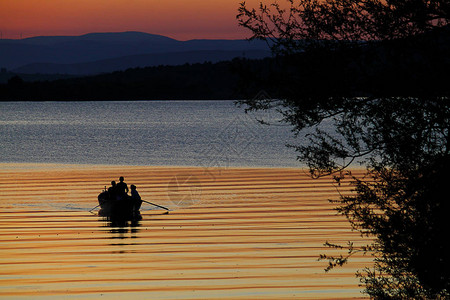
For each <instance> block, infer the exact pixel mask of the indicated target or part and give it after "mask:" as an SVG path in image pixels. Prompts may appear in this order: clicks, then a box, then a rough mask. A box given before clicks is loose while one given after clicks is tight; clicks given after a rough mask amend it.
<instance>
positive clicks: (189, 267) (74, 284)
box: [0, 164, 370, 299]
mask: <svg viewBox="0 0 450 300" xmlns="http://www.w3.org/2000/svg"><path fill="white" fill-rule="evenodd" d="M179 174H193V175H195V180H196V182H195V188H196V191H195V192H196V193H195V195H196V197H198V198H196V199H191V198H189V197H188V199H185V200H186V201H187V202H189V204H193V205H192V206H182V207H176V206H175V204H174V203H173V201H172V200H174V198H173V193H174V189H173V186H172V187H171V185H170V183H171V182H173V178H174V177H177V176H178V175H179ZM0 176H2V182H1V183H0V191H1V192H0V243H1V248H0V264H1V270H0V296H2V297H5V298H8V299H11V298H17V299H23V298H33V299H34V298H39V297H42V298H45V299H52V298H53V299H60V298H61V297H62V296H65V297H74V298H100V297H104V298H131V297H136V298H144V299H175V298H176V299H200V298H204V299H218V298H227V299H338V298H341V299H348V298H360V297H362V296H363V295H362V294H361V293H360V291H361V288H360V287H358V280H357V279H356V278H355V276H354V273H355V271H356V270H357V269H358V268H362V267H363V266H365V265H367V264H369V263H370V259H369V258H365V257H355V258H354V259H353V260H352V261H351V263H350V264H348V265H345V266H344V267H343V268H339V269H336V270H334V271H332V272H330V273H324V271H323V269H324V268H325V266H326V262H324V261H320V262H319V261H317V258H318V256H319V254H320V253H327V254H332V253H335V254H338V253H341V252H339V251H335V250H331V249H328V248H325V247H323V243H324V242H325V241H327V240H328V241H330V242H335V243H345V242H346V241H347V240H356V241H360V242H362V241H361V239H360V237H359V235H358V234H357V233H355V232H352V231H351V230H350V228H349V225H348V223H347V221H346V220H345V219H344V218H342V217H340V216H336V214H335V212H334V211H333V205H332V204H330V203H329V202H328V201H327V199H330V198H336V197H337V195H338V191H337V190H336V187H335V186H334V185H333V184H332V180H331V179H330V178H322V179H318V180H312V179H311V178H309V177H308V175H307V174H306V173H305V172H304V171H303V170H299V169H250V168H243V169H222V170H214V174H213V173H212V172H211V170H208V172H205V170H204V169H201V168H173V167H170V168H169V167H167V168H163V167H123V168H119V167H102V166H58V165H18V164H0ZM118 176H125V180H126V181H127V183H128V184H132V183H133V184H135V185H137V186H138V190H139V192H140V194H141V196H142V197H143V199H144V200H148V201H151V202H154V203H158V204H161V205H164V206H168V207H169V208H172V209H173V211H171V212H170V213H169V214H164V210H151V209H152V207H151V206H150V205H147V204H144V205H143V208H144V210H142V220H134V221H130V220H109V219H107V218H104V217H100V216H97V215H96V214H92V213H89V212H88V211H89V210H90V209H91V208H93V207H94V206H95V205H97V203H96V198H97V195H98V193H99V192H100V191H101V189H102V188H103V187H104V186H105V185H107V184H108V182H109V181H110V180H112V179H116V177H118ZM180 178H181V177H180ZM199 189H200V190H201V193H199ZM339 191H340V192H341V193H348V192H350V187H349V186H348V184H346V183H345V182H344V184H342V185H341V187H339ZM176 192H177V193H178V194H179V195H191V194H189V193H190V192H191V191H190V186H189V184H185V185H183V184H181V185H180V186H179V187H178V189H177V190H176ZM171 194H172V196H170V195H171ZM175 200H176V201H175V202H176V203H178V204H181V205H182V203H179V198H175Z"/></svg>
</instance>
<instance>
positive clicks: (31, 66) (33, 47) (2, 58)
mask: <svg viewBox="0 0 450 300" xmlns="http://www.w3.org/2000/svg"><path fill="white" fill-rule="evenodd" d="M202 54H203V55H205V57H204V58H202V57H201V56H202ZM151 55H154V57H153V58H152V57H151ZM244 55H245V56H247V55H248V57H249V58H260V57H262V56H268V55H270V51H269V48H268V46H267V44H266V43H265V42H263V41H251V42H250V41H247V40H190V41H178V40H175V39H171V38H168V37H165V36H161V35H154V34H147V33H142V32H121V33H90V34H86V35H81V36H48V37H45V36H43V37H33V38H27V39H21V40H8V39H4V40H0V67H2V68H7V69H9V70H11V71H14V72H20V73H42V74H50V73H54V72H55V71H56V72H58V73H66V74H78V75H81V74H96V73H101V72H110V71H115V70H124V69H127V68H131V67H145V66H155V65H161V64H164V65H178V64H184V63H189V62H190V63H193V62H203V61H218V60H223V59H231V58H233V57H236V56H244Z"/></svg>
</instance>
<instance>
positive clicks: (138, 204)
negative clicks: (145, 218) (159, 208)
mask: <svg viewBox="0 0 450 300" xmlns="http://www.w3.org/2000/svg"><path fill="white" fill-rule="evenodd" d="M130 188H131V201H133V202H134V206H135V208H136V209H139V208H140V207H141V204H142V200H141V196H140V195H139V193H138V191H137V190H136V186H135V185H134V184H132V185H131V186H130Z"/></svg>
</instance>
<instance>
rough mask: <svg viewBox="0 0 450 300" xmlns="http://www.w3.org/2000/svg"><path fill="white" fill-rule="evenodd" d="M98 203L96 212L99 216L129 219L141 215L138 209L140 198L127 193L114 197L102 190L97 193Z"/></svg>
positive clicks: (140, 202) (140, 203)
mask: <svg viewBox="0 0 450 300" xmlns="http://www.w3.org/2000/svg"><path fill="white" fill-rule="evenodd" d="M98 204H99V206H100V208H101V209H100V211H99V212H98V214H99V215H100V216H104V217H111V218H121V219H130V220H131V219H135V218H139V217H141V214H140V212H139V210H140V208H141V205H142V200H140V199H133V198H132V197H131V196H129V195H123V196H121V197H117V198H116V197H110V195H109V193H108V192H107V191H103V192H101V193H100V194H99V195H98Z"/></svg>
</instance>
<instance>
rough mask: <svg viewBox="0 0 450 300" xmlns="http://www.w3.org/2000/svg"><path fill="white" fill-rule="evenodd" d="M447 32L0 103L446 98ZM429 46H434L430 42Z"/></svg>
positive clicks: (142, 73)
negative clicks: (258, 97) (265, 97)
mask: <svg viewBox="0 0 450 300" xmlns="http://www.w3.org/2000/svg"><path fill="white" fill-rule="evenodd" d="M449 40H450V39H449V34H448V30H447V31H445V32H444V34H442V35H441V36H439V37H438V38H436V37H434V38H433V39H428V38H422V39H419V40H414V41H408V42H405V41H401V42H388V43H387V44H386V43H385V44H377V43H375V44H371V45H367V46H365V47H355V48H350V49H345V50H343V51H337V52H336V51H326V50H325V51H322V52H313V53H298V54H293V55H285V56H279V57H273V58H266V59H261V60H248V59H234V60H232V61H225V62H219V63H202V64H185V65H181V66H159V67H148V68H136V69H129V70H126V71H119V72H113V73H109V74H102V75H96V76H89V77H81V78H68V79H58V80H53V81H36V82H27V81H24V80H22V79H21V78H20V77H18V76H15V77H12V78H10V79H9V80H8V83H6V84H1V85H0V100H25V101H51V100H58V101H62V100H165V99H174V100H178V99H180V100H189V99H198V100H202V99H212V100H214V99H249V98H250V99H251V98H252V97H254V96H255V95H258V93H259V92H260V91H262V90H264V91H265V92H266V93H265V94H267V95H270V96H271V97H273V98H281V97H292V98H295V97H298V96H299V95H301V96H302V97H308V95H315V97H317V96H318V95H323V96H324V97H331V96H333V97H336V96H349V97H355V96H383V95H388V96H399V97H405V96H418V95H427V96H449V95H450V84H449V82H450V72H449V70H450V68H449V67H450V58H449V55H448V53H450V47H449V45H450V42H449ZM431 41H432V42H431Z"/></svg>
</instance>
